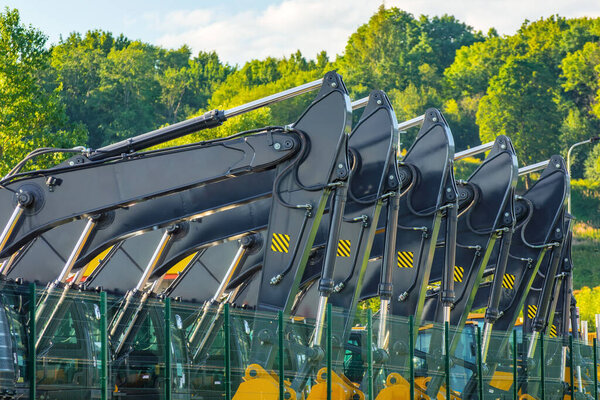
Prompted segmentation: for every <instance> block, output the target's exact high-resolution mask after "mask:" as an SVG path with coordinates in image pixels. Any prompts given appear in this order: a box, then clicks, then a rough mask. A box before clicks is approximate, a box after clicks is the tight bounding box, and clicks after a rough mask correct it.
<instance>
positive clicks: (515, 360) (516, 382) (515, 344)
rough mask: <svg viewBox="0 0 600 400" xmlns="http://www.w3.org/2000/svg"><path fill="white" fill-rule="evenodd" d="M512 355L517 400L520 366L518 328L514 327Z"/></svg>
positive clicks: (514, 398)
mask: <svg viewBox="0 0 600 400" xmlns="http://www.w3.org/2000/svg"><path fill="white" fill-rule="evenodd" d="M512 350H513V351H512V353H513V354H512V356H513V400H517V398H518V395H519V388H518V387H517V386H518V379H517V378H518V377H517V373H518V366H517V330H516V329H513V332H512Z"/></svg>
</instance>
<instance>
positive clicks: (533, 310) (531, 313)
mask: <svg viewBox="0 0 600 400" xmlns="http://www.w3.org/2000/svg"><path fill="white" fill-rule="evenodd" d="M535 314H537V306H536V305H533V304H530V305H528V306H527V317H528V318H529V319H534V318H535Z"/></svg>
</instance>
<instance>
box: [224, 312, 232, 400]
mask: <svg viewBox="0 0 600 400" xmlns="http://www.w3.org/2000/svg"><path fill="white" fill-rule="evenodd" d="M224 317H225V321H224V331H225V332H224V335H225V337H224V343H225V400H231V343H230V340H231V326H230V324H231V321H230V319H229V303H225V315H224Z"/></svg>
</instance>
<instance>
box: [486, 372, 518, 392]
mask: <svg viewBox="0 0 600 400" xmlns="http://www.w3.org/2000/svg"><path fill="white" fill-rule="evenodd" d="M512 384H513V374H512V372H503V371H496V372H494V375H493V376H492V379H491V380H490V386H492V387H495V388H496V389H499V390H502V391H504V392H508V391H509V390H510V388H511V386H512Z"/></svg>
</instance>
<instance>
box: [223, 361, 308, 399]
mask: <svg viewBox="0 0 600 400" xmlns="http://www.w3.org/2000/svg"><path fill="white" fill-rule="evenodd" d="M284 384H285V388H284V390H285V395H284V400H296V392H295V391H294V390H293V389H292V388H290V387H289V386H290V383H289V382H288V381H285V382H284ZM233 400H279V377H278V376H277V375H276V374H275V373H274V372H271V373H269V372H267V371H265V369H264V368H263V367H261V366H260V365H258V364H250V365H249V366H248V367H247V368H246V371H245V373H244V382H242V383H241V384H240V386H239V388H238V390H237V392H236V393H235V395H234V396H233Z"/></svg>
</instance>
